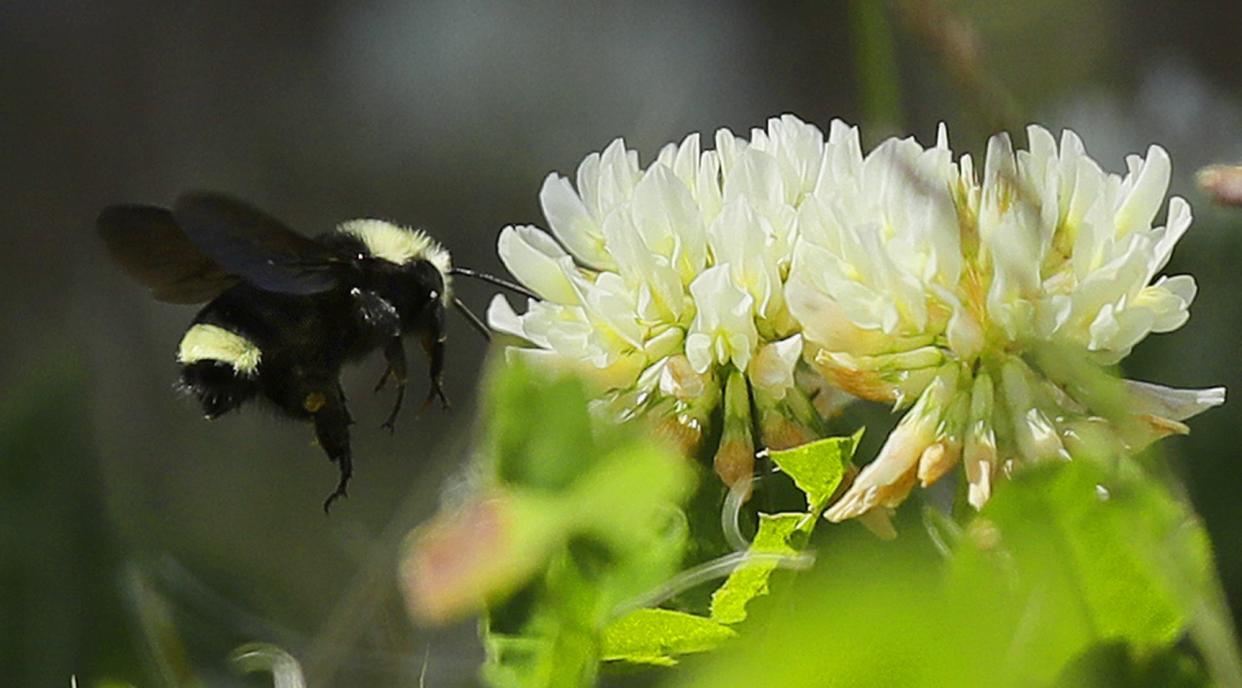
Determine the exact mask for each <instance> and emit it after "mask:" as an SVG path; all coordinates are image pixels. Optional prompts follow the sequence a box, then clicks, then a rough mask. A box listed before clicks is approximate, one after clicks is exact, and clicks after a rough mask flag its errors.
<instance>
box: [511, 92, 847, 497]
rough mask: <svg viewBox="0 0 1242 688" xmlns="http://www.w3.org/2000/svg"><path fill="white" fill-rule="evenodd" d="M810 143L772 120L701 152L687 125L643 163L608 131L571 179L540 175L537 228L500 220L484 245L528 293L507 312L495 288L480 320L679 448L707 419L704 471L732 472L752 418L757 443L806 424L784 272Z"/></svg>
mask: <svg viewBox="0 0 1242 688" xmlns="http://www.w3.org/2000/svg"><path fill="white" fill-rule="evenodd" d="M823 150H824V142H823V136H822V134H821V132H820V131H819V130H818V129H817V128H816V127H814V126H811V125H808V124H806V123H804V122H802V121H800V120H798V119H797V118H796V117H793V116H788V115H787V116H785V117H782V118H779V119H773V120H771V121H770V122H769V123H768V127H767V129H765V130H758V129H757V130H755V131H753V132H752V134H751V137H750V139H749V140H744V139H740V138H738V137H736V136H735V135H734V134H733V133H732V132H730V131H729V130H727V129H721V130H720V131H718V132H717V133H716V136H715V150H703V149H702V142H701V139H700V136H699V135H698V134H691V135H689V136H687V137H686V138H685V139H683V140H682V141H681V142H680V143H678V144H670V145H668V146H665V147H664V148H663V149H662V150H661V151H660V152H659V155H658V156H657V157H656V159H655V161H654V162H652V163H651V164H650V165H648V166H647V167H645V168H644V167H642V166H641V165H640V164H639V159H638V154H637V153H636V152H634V151H631V150H628V149H627V148H626V147H625V143H624V142H623V141H622V140H620V139H617V140H616V141H613V142H612V143H611V144H610V145H609V146H608V147H607V148H605V149H604V151H603V152H601V153H592V154H591V155H588V156H587V157H586V158H585V159H584V160H583V161H582V163H581V164H580V165H579V166H578V170H577V175H576V179H575V181H574V182H572V183H571V181H570V180H569V179H567V178H565V177H562V176H560V175H558V174H555V173H553V174H550V175H549V176H548V177H547V179H545V180H544V183H543V188H542V189H541V191H540V194H539V199H540V203H541V205H542V207H543V212H544V215H545V217H546V219H547V224H548V228H549V229H550V230H551V233H550V234H549V233H548V232H547V231H545V230H544V229H541V228H538V227H534V226H529V225H519V226H510V227H505V228H504V230H503V231H502V232H501V235H500V238H499V242H498V249H499V253H500V257H501V259H502V260H503V261H504V263H505V266H506V267H507V268H508V269H509V271H510V272H511V273H512V274H513V275H514V276H516V277H517V278H518V279H519V280H520V281H522V282H523V283H524V284H526V285H527V286H528V287H530V288H531V289H532V290H533V291H534V292H535V293H536V294H537V295H538V296H539V299H532V300H530V301H529V302H528V303H527V305H526V310H525V312H524V313H522V314H521V315H519V314H517V313H516V312H515V311H514V309H513V308H512V306H511V305H510V304H509V303H508V302H507V301H506V300H505V299H504V298H503V297H497V298H496V299H495V300H494V301H493V302H492V304H491V307H490V308H489V310H488V319H489V321H490V323H491V325H492V327H494V328H496V329H497V330H499V331H502V332H506V333H509V334H512V335H514V336H516V337H519V338H521V339H523V340H525V341H527V342H529V343H530V344H531V346H529V347H526V348H511V349H510V350H509V355H510V356H517V357H522V358H525V359H528V361H529V362H531V363H532V364H534V365H543V366H551V367H554V368H561V369H573V370H576V371H578V372H581V373H585V374H586V375H587V376H588V377H589V378H593V379H594V380H596V381H597V382H598V384H599V385H600V387H601V389H603V390H606V393H605V394H604V398H603V399H602V400H601V402H600V408H601V409H602V410H603V411H605V412H610V413H614V414H616V415H618V416H622V417H629V416H635V415H646V416H654V417H655V418H657V419H658V420H660V421H661V423H662V425H663V427H664V428H665V429H666V430H667V431H668V432H669V433H670V434H671V435H672V436H673V437H674V438H675V439H678V440H679V441H681V443H682V444H683V446H684V447H685V448H686V449H687V450H692V449H694V448H696V447H697V446H698V445H699V443H700V442H701V440H702V439H703V437H704V436H705V435H707V434H709V432H708V430H709V426H710V424H711V423H712V422H714V421H713V419H714V418H717V417H722V418H723V427H722V428H721V430H722V436H721V443H720V445H719V448H718V450H717V451H716V459H715V462H716V468H717V471H718V472H719V473H720V474H721V476H722V477H723V478H724V479H725V480H726V482H729V483H730V484H733V483H736V482H738V481H740V480H743V479H744V478H746V477H748V476H749V475H750V473H751V470H752V468H753V462H754V448H755V442H754V439H753V437H752V427H756V426H757V427H758V429H759V433H760V434H761V436H762V437H761V440H762V441H763V442H764V443H765V444H767V445H769V446H791V445H793V444H798V443H801V442H805V441H808V440H809V439H813V438H814V437H816V436H817V435H818V434H819V433H820V425H819V424H820V417H819V415H818V414H817V412H816V411H815V409H814V407H813V406H812V402H811V396H812V393H813V390H812V391H810V392H808V391H806V390H804V389H802V388H800V387H799V386H798V385H797V384H796V382H795V375H794V373H795V368H796V367H797V366H798V365H799V361H800V359H801V354H802V339H801V336H800V335H799V327H798V325H797V323H796V322H795V321H794V320H793V318H792V317H791V316H790V313H789V309H788V307H787V305H786V302H785V277H786V275H787V274H788V271H789V268H790V263H791V260H792V255H793V244H794V241H795V234H796V219H797V215H798V209H799V207H800V205H801V204H802V203H803V201H804V200H805V199H806V198H808V197H809V194H810V193H811V192H812V190H813V188H814V184H815V181H816V180H817V179H818V178H819V167H820V164H821V161H822V158H823ZM752 399H753V402H754V403H753V405H752ZM722 405H723V407H724V408H723V413H718V411H719V410H720V407H721V406H722ZM821 405H822V401H821ZM752 411H753V412H752ZM755 414H758V416H757V418H756V416H755Z"/></svg>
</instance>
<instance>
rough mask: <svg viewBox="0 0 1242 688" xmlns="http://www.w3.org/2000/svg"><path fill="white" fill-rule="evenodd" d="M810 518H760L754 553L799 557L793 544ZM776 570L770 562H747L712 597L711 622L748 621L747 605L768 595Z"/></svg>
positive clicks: (769, 515) (753, 546)
mask: <svg viewBox="0 0 1242 688" xmlns="http://www.w3.org/2000/svg"><path fill="white" fill-rule="evenodd" d="M807 520H811V521H814V520H815V519H814V518H810V519H808V518H807V514H759V532H757V533H755V540H754V542H752V543H751V545H750V549H749V550H748V551H749V552H751V553H762V554H786V555H794V554H797V550H796V549H794V547H793V546H792V545H790V543H789V539H790V537H791V536H792V535H793V534H794V533H795V532H797V530H798V526H799V525H800V524H802V523H804V522H805V521H807ZM775 570H776V562H775V561H772V560H770V559H768V560H759V561H754V562H747V563H745V564H742V565H741V566H739V567H738V568H737V569H736V570H734V571H733V573H732V574H730V575H729V578H728V579H726V580H725V582H724V585H722V586H720V588H719V589H718V590H716V592H714V593H712V607H711V618H712V619H713V620H714V621H717V622H719V623H722V624H734V623H739V622H741V621H743V620H745V619H746V605H748V604H750V601H751V600H753V599H755V598H756V597H760V596H762V595H766V594H768V579H769V578H770V577H771V576H772V572H773V571H775Z"/></svg>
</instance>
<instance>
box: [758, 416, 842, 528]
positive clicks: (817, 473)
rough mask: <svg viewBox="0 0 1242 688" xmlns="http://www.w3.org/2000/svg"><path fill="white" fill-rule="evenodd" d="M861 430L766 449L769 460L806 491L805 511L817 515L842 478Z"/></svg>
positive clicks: (799, 487)
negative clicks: (798, 444)
mask: <svg viewBox="0 0 1242 688" xmlns="http://www.w3.org/2000/svg"><path fill="white" fill-rule="evenodd" d="M862 435H863V430H862V429H861V428H860V429H859V430H858V432H856V433H854V434H853V436H851V437H829V438H827V439H822V440H817V441H815V442H809V443H807V444H804V445H802V446H799V447H794V448H793V449H783V450H780V451H773V452H770V454H771V457H772V461H773V462H774V463H775V464H776V465H777V467H778V468H780V469H781V471H782V472H784V473H785V474H786V475H788V476H789V477H790V478H793V481H794V484H796V485H797V486H798V489H800V490H802V491H803V492H804V493H805V494H806V505H807V511H808V512H812V513H815V514H816V515H818V513H819V512H820V511H822V510H823V509H824V507H825V506H827V504H828V500H829V498H831V497H832V493H833V492H836V490H837V486H839V485H840V484H841V480H842V479H843V478H844V477H845V471H846V469H847V468H848V467H849V464H850V459H852V458H853V456H854V450H855V449H857V448H858V442H859V440H861V439H862Z"/></svg>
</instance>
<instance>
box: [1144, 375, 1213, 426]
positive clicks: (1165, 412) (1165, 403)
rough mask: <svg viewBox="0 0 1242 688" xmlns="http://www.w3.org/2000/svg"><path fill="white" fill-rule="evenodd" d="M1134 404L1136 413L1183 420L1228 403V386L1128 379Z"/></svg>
mask: <svg viewBox="0 0 1242 688" xmlns="http://www.w3.org/2000/svg"><path fill="white" fill-rule="evenodd" d="M1125 382H1126V388H1127V389H1128V390H1129V391H1130V404H1131V408H1132V409H1133V410H1134V412H1135V413H1148V414H1151V415H1154V416H1159V417H1161V418H1167V419H1169V420H1176V421H1183V420H1186V419H1187V418H1191V417H1193V416H1197V415H1199V414H1200V413H1203V412H1204V411H1206V410H1208V409H1210V408H1212V407H1213V406H1220V405H1221V404H1223V403H1225V388H1224V387H1210V388H1208V389H1176V388H1173V387H1165V386H1163V385H1156V384H1152V383H1150V382H1140V381H1138V380H1126V381H1125Z"/></svg>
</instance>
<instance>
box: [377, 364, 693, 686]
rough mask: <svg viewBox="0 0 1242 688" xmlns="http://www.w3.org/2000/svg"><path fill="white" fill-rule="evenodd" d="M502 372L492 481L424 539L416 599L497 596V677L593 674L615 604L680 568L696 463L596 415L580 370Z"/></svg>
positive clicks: (484, 458)
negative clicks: (573, 373)
mask: <svg viewBox="0 0 1242 688" xmlns="http://www.w3.org/2000/svg"><path fill="white" fill-rule="evenodd" d="M490 379H491V383H490V384H491V389H490V390H489V391H490V393H489V395H488V399H489V405H488V417H487V426H486V434H485V437H486V438H487V443H486V444H485V445H484V446H483V447H481V451H480V456H479V459H478V460H479V461H480V462H481V463H482V466H483V468H484V469H490V472H489V471H488V470H484V471H483V473H484V474H485V475H490V477H491V480H490V481H488V482H486V483H485V484H483V485H482V486H481V487H480V489H479V492H478V494H476V495H475V498H474V499H472V500H469V501H467V502H466V503H465V504H462V505H460V506H458V507H457V508H456V509H454V510H453V511H450V512H446V513H444V514H442V515H440V516H438V517H437V518H436V519H435V520H434V521H433V522H432V523H431V524H429V525H427V526H425V527H424V528H422V529H421V530H420V531H419V532H418V533H417V534H416V536H415V537H414V538H412V539H411V543H410V545H409V551H408V554H407V556H406V557H405V558H404V560H403V563H402V566H401V574H402V580H401V582H402V585H403V590H404V592H405V593H406V600H407V603H408V605H409V608H410V610H411V612H412V613H413V615H414V616H415V617H416V618H419V619H423V620H429V621H445V620H449V619H452V618H457V617H460V616H462V615H463V614H465V613H467V612H470V611H473V610H475V609H477V608H478V607H479V606H483V605H486V607H487V614H486V615H485V622H484V623H485V626H484V629H483V634H484V646H485V648H486V650H487V660H486V663H485V665H484V667H483V670H482V676H483V679H484V681H485V682H486V683H488V684H489V685H493V686H504V687H506V688H543V687H548V688H551V687H553V686H556V687H560V686H566V687H572V686H586V685H591V684H592V683H593V682H594V680H595V677H596V675H597V673H598V667H599V664H600V661H601V643H602V638H603V632H604V628H605V626H606V625H607V623H608V621H609V620H610V619H611V617H612V615H613V610H614V609H616V608H617V607H618V605H620V604H621V603H622V602H624V601H626V600H630V599H633V598H635V597H637V596H639V595H640V594H642V593H646V592H648V591H650V590H651V589H652V588H654V587H656V586H658V585H659V584H660V583H661V582H663V581H665V580H667V579H668V578H669V577H670V576H672V575H673V574H674V573H675V572H676V571H677V569H678V568H679V567H680V565H681V560H682V558H683V556H684V552H685V543H686V539H687V531H688V528H687V522H686V517H685V515H684V513H683V512H682V511H681V508H680V506H681V504H682V503H683V502H684V501H685V500H686V498H687V497H688V495H689V494H690V492H691V490H692V487H693V483H694V479H695V476H694V472H693V470H692V469H691V468H690V467H689V466H688V464H687V462H686V461H685V460H684V459H683V458H682V457H680V456H678V455H677V454H675V453H674V452H672V451H671V450H670V449H668V448H667V447H666V446H664V445H663V444H658V443H655V442H653V441H651V440H650V439H649V438H647V437H646V436H645V435H644V434H643V433H641V432H640V431H639V430H638V429H637V428H636V427H633V426H631V427H618V426H615V425H611V424H607V423H602V422H597V421H596V420H595V419H594V418H593V417H592V416H591V414H590V413H589V410H588V407H587V399H588V396H587V392H586V390H585V388H584V387H583V384H582V383H581V382H580V381H579V380H577V379H574V378H551V379H549V378H546V377H545V376H536V375H533V374H532V373H531V372H530V371H529V370H527V369H525V368H523V367H521V366H505V367H501V368H498V369H497V370H496V371H495V372H494V374H493V376H492V377H491V378H490ZM707 623H710V622H707Z"/></svg>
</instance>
